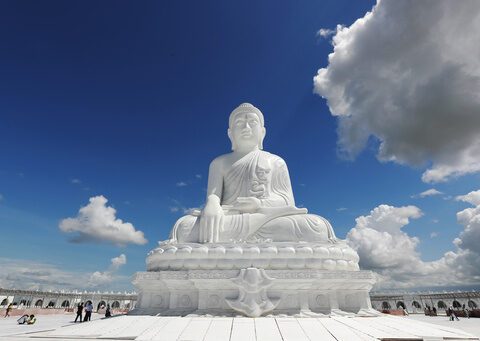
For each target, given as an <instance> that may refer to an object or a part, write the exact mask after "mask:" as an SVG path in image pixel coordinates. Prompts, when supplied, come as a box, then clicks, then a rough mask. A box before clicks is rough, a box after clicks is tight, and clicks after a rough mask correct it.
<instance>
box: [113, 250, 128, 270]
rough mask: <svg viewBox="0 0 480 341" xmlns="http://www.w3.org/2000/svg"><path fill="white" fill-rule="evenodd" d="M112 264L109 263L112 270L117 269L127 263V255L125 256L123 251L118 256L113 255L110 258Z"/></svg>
mask: <svg viewBox="0 0 480 341" xmlns="http://www.w3.org/2000/svg"><path fill="white" fill-rule="evenodd" d="M111 262H112V264H111V265H110V268H111V270H112V271H116V270H118V269H119V268H120V267H121V266H122V265H125V264H127V256H125V255H124V254H123V253H122V254H121V255H120V256H118V257H114V258H112V259H111Z"/></svg>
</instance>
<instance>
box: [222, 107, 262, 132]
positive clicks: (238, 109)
mask: <svg viewBox="0 0 480 341" xmlns="http://www.w3.org/2000/svg"><path fill="white" fill-rule="evenodd" d="M240 113H254V114H256V115H257V116H258V119H259V120H260V124H261V125H262V127H263V126H264V125H265V121H264V119H263V114H262V112H261V111H260V109H258V108H257V107H255V106H253V105H252V104H250V103H242V104H240V105H239V106H238V107H236V108H235V109H234V110H233V111H232V113H231V114H230V118H229V119H228V126H229V127H231V126H232V123H233V118H234V117H235V116H236V115H237V114H240Z"/></svg>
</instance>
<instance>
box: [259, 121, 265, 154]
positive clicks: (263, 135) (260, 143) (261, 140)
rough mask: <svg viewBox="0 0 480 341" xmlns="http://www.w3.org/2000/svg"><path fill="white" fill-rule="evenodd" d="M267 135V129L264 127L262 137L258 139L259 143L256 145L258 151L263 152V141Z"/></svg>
mask: <svg viewBox="0 0 480 341" xmlns="http://www.w3.org/2000/svg"><path fill="white" fill-rule="evenodd" d="M266 134H267V129H266V128H265V127H262V135H261V137H260V142H259V143H258V149H260V150H263V139H264V138H265V135H266Z"/></svg>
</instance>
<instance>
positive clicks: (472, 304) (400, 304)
mask: <svg viewBox="0 0 480 341" xmlns="http://www.w3.org/2000/svg"><path fill="white" fill-rule="evenodd" d="M452 306H453V308H455V309H460V308H462V307H463V306H462V305H461V304H460V302H458V301H457V300H453V302H452ZM467 306H468V308H470V309H477V307H478V306H477V304H476V303H475V302H474V301H472V300H469V301H468V302H467ZM412 307H413V308H416V309H421V308H422V305H421V304H420V303H419V302H418V301H413V302H412ZM437 307H438V308H439V309H447V308H448V306H447V304H446V303H445V302H444V301H438V302H437ZM396 308H397V309H407V307H406V306H405V303H403V302H402V301H398V302H397V303H396ZM382 309H385V310H389V309H392V306H391V305H390V303H389V302H387V301H383V302H382Z"/></svg>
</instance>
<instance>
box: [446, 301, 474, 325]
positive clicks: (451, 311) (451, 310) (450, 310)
mask: <svg viewBox="0 0 480 341" xmlns="http://www.w3.org/2000/svg"><path fill="white" fill-rule="evenodd" d="M462 311H463V312H464V314H465V317H466V318H470V314H469V311H468V309H467V308H466V307H465V304H464V305H463V306H462ZM447 315H448V316H450V321H455V319H456V320H457V321H460V319H459V318H458V316H457V313H456V312H455V309H454V308H453V306H450V307H449V308H448V309H447Z"/></svg>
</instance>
